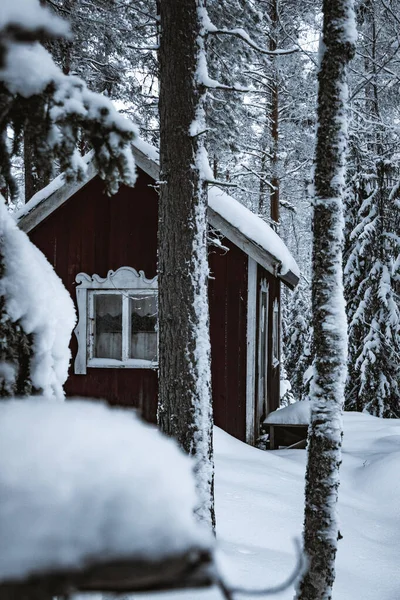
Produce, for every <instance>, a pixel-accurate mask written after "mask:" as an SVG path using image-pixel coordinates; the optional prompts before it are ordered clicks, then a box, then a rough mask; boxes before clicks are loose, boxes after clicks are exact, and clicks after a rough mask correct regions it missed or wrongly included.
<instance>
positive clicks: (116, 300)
mask: <svg viewBox="0 0 400 600" xmlns="http://www.w3.org/2000/svg"><path fill="white" fill-rule="evenodd" d="M94 314H95V339H94V357H95V358H115V359H117V360H122V296H120V295H118V294H95V296H94Z"/></svg>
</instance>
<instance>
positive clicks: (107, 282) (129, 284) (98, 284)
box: [75, 267, 158, 290]
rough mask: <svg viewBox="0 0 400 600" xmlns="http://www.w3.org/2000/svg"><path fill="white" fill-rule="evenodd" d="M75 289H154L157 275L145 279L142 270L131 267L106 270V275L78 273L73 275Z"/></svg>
mask: <svg viewBox="0 0 400 600" xmlns="http://www.w3.org/2000/svg"><path fill="white" fill-rule="evenodd" d="M75 281H76V283H77V284H78V285H77V289H96V290H121V289H125V290H127V289H135V290H137V289H139V290H141V289H154V290H156V289H157V287H158V282H157V276H156V277H153V279H147V278H146V276H145V274H144V272H143V271H139V273H138V272H137V271H136V269H133V268H132V267H120V268H119V269H118V270H117V271H108V273H107V277H100V275H92V276H91V277H90V275H87V274H86V273H78V275H77V276H76V277H75Z"/></svg>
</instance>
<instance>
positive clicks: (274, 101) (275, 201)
mask: <svg viewBox="0 0 400 600" xmlns="http://www.w3.org/2000/svg"><path fill="white" fill-rule="evenodd" d="M269 17H270V22H271V33H270V38H269V49H270V50H271V51H272V52H274V51H275V50H276V49H277V47H278V29H279V15H278V0H270V9H269ZM271 62H272V81H271V92H270V128H271V150H270V152H271V184H272V186H273V187H272V189H271V192H270V211H271V220H272V223H273V226H274V228H275V229H278V226H279V172H278V168H279V154H278V152H279V80H278V79H279V73H278V64H277V62H278V57H277V56H275V57H272V58H271Z"/></svg>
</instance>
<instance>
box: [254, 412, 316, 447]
mask: <svg viewBox="0 0 400 600" xmlns="http://www.w3.org/2000/svg"><path fill="white" fill-rule="evenodd" d="M309 422H310V402H309V401H308V400H303V401H302V402H295V403H294V404H289V406H285V407H284V408H280V409H278V410H274V411H273V412H271V413H269V415H268V416H267V417H266V419H265V420H264V423H263V429H264V431H265V432H267V433H268V434H269V449H270V450H276V449H278V448H279V447H280V446H285V447H290V448H305V447H306V442H307V430H308V425H309Z"/></svg>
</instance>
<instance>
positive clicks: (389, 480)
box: [131, 413, 400, 600]
mask: <svg viewBox="0 0 400 600" xmlns="http://www.w3.org/2000/svg"><path fill="white" fill-rule="evenodd" d="M344 429H345V438H344V448H343V465H342V476H341V478H342V483H341V487H340V502H339V514H340V520H341V533H342V535H343V536H344V537H343V539H342V540H341V541H340V542H339V552H338V557H337V579H336V583H335V588H334V598H335V600H358V599H360V600H361V599H362V600H397V599H398V598H400V570H399V564H400V509H399V504H400V421H396V420H385V419H378V418H375V417H371V416H369V415H363V414H359V413H347V414H345V418H344ZM215 447H216V501H217V527H218V539H219V542H220V545H221V548H222V549H223V550H224V554H225V558H224V564H225V563H228V564H226V565H225V566H226V567H227V568H229V572H230V574H231V578H232V579H233V580H234V582H235V583H239V584H241V585H249V586H252V587H254V586H264V585H271V584H273V583H278V582H280V581H281V580H283V579H284V578H285V577H286V575H287V574H288V572H289V571H290V569H291V568H292V566H293V564H294V555H293V553H294V551H293V541H292V540H293V538H294V537H296V536H297V537H300V535H301V529H302V519H303V485H304V470H305V461H306V452H305V450H279V451H275V452H263V451H261V450H256V449H254V448H251V447H249V446H246V445H245V444H242V443H241V442H238V441H237V440H235V439H233V438H231V437H230V436H228V435H227V434H226V433H224V432H222V431H221V430H217V431H216V435H215ZM143 597H146V599H148V598H152V599H154V600H156V598H158V599H160V600H217V599H218V600H221V596H220V594H219V593H218V592H217V591H204V592H190V593H188V592H180V593H168V594H161V595H148V594H147V595H136V594H135V595H134V596H131V598H143ZM268 597H269V598H271V596H268ZM274 597H275V598H281V599H284V600H289V599H292V598H293V588H292V589H290V590H287V591H286V592H284V593H282V594H280V595H278V596H274ZM238 600H239V599H238Z"/></svg>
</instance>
